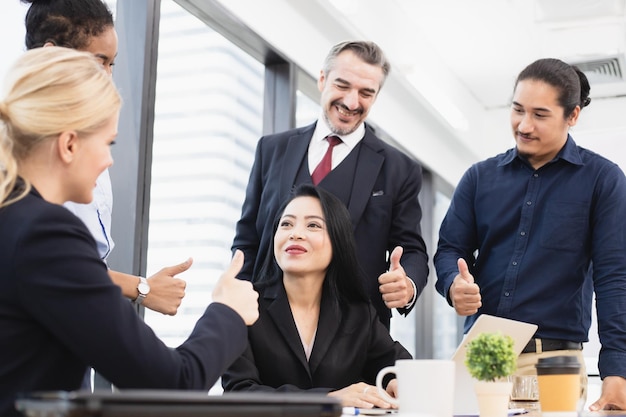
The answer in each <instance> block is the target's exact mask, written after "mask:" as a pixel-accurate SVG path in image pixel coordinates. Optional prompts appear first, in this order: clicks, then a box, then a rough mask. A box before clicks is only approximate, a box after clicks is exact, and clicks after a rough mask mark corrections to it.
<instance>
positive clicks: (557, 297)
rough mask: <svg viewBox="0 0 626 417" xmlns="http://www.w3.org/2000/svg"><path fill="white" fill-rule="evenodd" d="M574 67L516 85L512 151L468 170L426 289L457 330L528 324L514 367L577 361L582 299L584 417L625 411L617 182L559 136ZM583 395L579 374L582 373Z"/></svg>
mask: <svg viewBox="0 0 626 417" xmlns="http://www.w3.org/2000/svg"><path fill="white" fill-rule="evenodd" d="M589 90H590V88H589V82H588V81H587V78H586V77H585V75H584V74H583V73H582V72H580V71H579V70H578V69H576V68H575V67H571V66H570V65H568V64H566V63H564V62H562V61H559V60H556V59H541V60H538V61H536V62H534V63H532V64H531V65H529V66H528V67H526V69H524V70H523V71H522V72H521V73H520V75H519V76H518V78H517V81H516V84H515V89H514V97H513V103H512V106H511V126H512V130H513V134H514V137H515V142H516V147H515V148H514V149H510V150H508V151H507V152H505V153H503V154H500V155H498V156H495V157H493V158H490V159H487V160H485V161H482V162H479V163H477V164H475V165H474V166H472V167H471V168H470V169H469V170H468V171H467V172H466V173H465V174H464V176H463V178H462V179H461V181H460V183H459V185H458V187H457V189H456V191H455V194H454V197H453V199H452V202H451V204H450V208H449V210H448V213H447V215H446V217H445V219H444V221H443V223H442V225H441V230H440V236H439V244H438V248H437V253H436V255H435V258H434V262H435V268H436V270H437V276H438V280H437V283H436V288H437V291H439V293H441V294H442V295H443V296H444V297H446V299H447V300H448V302H449V303H450V304H451V305H452V306H453V307H454V308H455V310H456V311H457V313H458V314H460V315H463V316H467V318H466V320H465V330H467V329H468V328H469V327H470V326H471V325H472V324H473V323H474V321H475V320H476V318H477V317H478V315H480V314H482V313H486V314H491V315H496V316H500V317H506V318H511V319H515V320H520V321H525V322H529V323H535V324H537V325H538V326H539V327H538V330H537V332H536V334H535V338H533V340H531V342H530V343H529V344H528V345H527V346H526V348H525V349H524V351H523V352H522V354H521V355H520V358H519V361H518V373H534V365H535V363H536V362H537V360H538V358H540V357H547V356H556V355H563V354H568V355H576V356H578V357H579V359H580V361H581V363H582V359H583V357H582V342H585V341H587V340H588V331H589V326H590V323H591V306H592V295H593V290H594V291H595V293H596V304H597V313H598V324H599V325H598V328H599V332H600V341H601V343H602V350H601V353H600V358H599V370H600V376H601V378H602V379H603V386H602V395H601V397H600V399H598V400H597V401H596V402H595V403H594V404H592V405H591V406H590V409H591V410H599V409H603V408H606V409H608V408H619V409H626V379H625V378H626V222H625V221H624V217H625V216H626V178H625V177H624V173H623V172H622V171H621V170H620V168H619V167H618V166H617V165H615V164H614V163H612V162H611V161H609V160H607V159H605V158H603V157H601V156H599V155H597V154H595V153H593V152H591V151H589V150H586V149H583V148H581V147H578V146H577V145H576V143H575V142H574V140H573V139H572V137H571V136H570V135H569V133H568V131H569V128H570V127H572V126H574V125H575V124H576V122H577V120H578V116H579V115H580V111H581V109H582V108H583V107H585V106H586V105H588V104H589V102H590V99H589V97H588V96H589ZM581 380H582V382H583V384H582V386H583V390H582V393H581V396H582V397H585V396H586V381H587V379H586V371H585V369H584V366H583V369H582V371H581Z"/></svg>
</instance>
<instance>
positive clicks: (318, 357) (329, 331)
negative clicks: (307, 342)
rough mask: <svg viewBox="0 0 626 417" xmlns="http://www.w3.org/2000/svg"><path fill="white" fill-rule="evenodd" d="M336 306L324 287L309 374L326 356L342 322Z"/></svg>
mask: <svg viewBox="0 0 626 417" xmlns="http://www.w3.org/2000/svg"><path fill="white" fill-rule="evenodd" d="M337 307H338V306H335V305H333V302H332V300H331V297H330V296H329V295H328V291H327V290H326V287H324V293H323V295H322V304H321V306H320V318H319V321H318V323H317V332H316V333H315V343H313V350H312V351H311V357H310V359H309V367H310V368H311V374H315V370H316V369H317V367H318V366H319V364H320V363H321V362H322V360H323V359H324V356H326V352H328V349H329V348H330V347H331V345H332V344H333V342H334V340H335V335H336V334H337V331H338V330H339V326H340V324H341V320H342V314H341V310H340V309H338V308H337Z"/></svg>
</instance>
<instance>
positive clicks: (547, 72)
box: [513, 58, 591, 118]
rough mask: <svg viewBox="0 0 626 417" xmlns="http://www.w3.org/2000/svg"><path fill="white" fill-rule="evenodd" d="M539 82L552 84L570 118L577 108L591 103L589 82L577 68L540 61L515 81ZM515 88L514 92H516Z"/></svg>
mask: <svg viewBox="0 0 626 417" xmlns="http://www.w3.org/2000/svg"><path fill="white" fill-rule="evenodd" d="M527 79H530V80H537V81H543V82H545V83H547V84H550V85H551V86H553V87H554V88H556V89H557V91H558V92H559V97H558V101H559V105H560V106H561V107H563V110H564V111H563V114H564V116H565V118H568V117H569V116H570V115H571V114H572V112H573V111H574V109H575V108H576V106H579V107H580V109H581V110H582V109H583V107H586V106H588V105H589V103H590V102H591V99H590V98H589V92H590V90H591V87H590V86H589V80H587V76H586V75H585V74H584V73H583V72H582V71H581V70H579V69H578V68H577V67H575V66H572V65H570V64H568V63H565V62H563V61H561V60H559V59H555V58H544V59H539V60H537V61H535V62H533V63H532V64H530V65H528V66H527V67H526V68H524V69H523V70H522V72H520V74H519V75H518V76H517V80H516V81H515V88H517V84H518V83H519V82H520V81H523V80H527ZM515 88H514V89H513V90H515Z"/></svg>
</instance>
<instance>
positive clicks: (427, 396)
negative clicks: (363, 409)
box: [376, 359, 455, 417]
mask: <svg viewBox="0 0 626 417" xmlns="http://www.w3.org/2000/svg"><path fill="white" fill-rule="evenodd" d="M454 366H455V364H454V361H451V360H435V359H432V360H431V359H399V360H397V361H396V364H395V365H394V366H387V367H386V368H383V369H381V370H380V371H379V372H378V375H377V376H376V388H378V392H379V393H380V395H381V396H382V397H383V398H385V400H386V401H388V402H390V403H391V404H395V405H397V406H398V408H399V411H400V414H402V415H405V414H415V415H420V416H429V417H451V416H452V415H453V408H454V378H455V376H454V375H455V374H454ZM387 374H396V378H397V379H398V399H395V398H392V397H391V396H389V394H387V392H386V391H385V390H384V389H383V386H382V382H383V378H384V377H385V375H387Z"/></svg>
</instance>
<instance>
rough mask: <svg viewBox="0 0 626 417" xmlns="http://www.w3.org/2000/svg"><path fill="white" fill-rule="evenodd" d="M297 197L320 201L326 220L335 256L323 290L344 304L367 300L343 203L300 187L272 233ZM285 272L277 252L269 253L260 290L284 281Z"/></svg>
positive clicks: (261, 273)
mask: <svg viewBox="0 0 626 417" xmlns="http://www.w3.org/2000/svg"><path fill="white" fill-rule="evenodd" d="M298 197H313V198H316V199H317V200H319V202H320V205H321V206H322V212H323V213H324V218H325V220H326V228H327V231H328V237H329V239H330V243H331V247H332V250H333V255H332V258H331V260H330V264H329V265H328V270H327V271H326V279H325V280H324V287H325V289H326V290H328V291H329V294H330V295H331V296H332V297H333V298H334V301H335V302H336V303H338V304H339V305H341V303H342V302H343V301H366V302H367V301H368V300H369V298H368V297H367V295H366V293H365V290H364V289H363V283H362V277H363V276H364V275H363V273H362V272H361V268H360V266H359V262H358V260H357V256H356V243H355V241H354V232H353V231H352V220H351V219H350V213H349V212H348V209H347V208H346V207H345V206H344V205H343V203H342V202H341V200H339V199H338V198H337V197H335V196H334V195H333V194H331V193H329V192H328V191H326V190H324V189H322V188H318V187H314V186H313V185H310V184H302V185H300V186H298V187H297V188H296V189H295V190H294V191H293V192H292V194H291V195H290V196H289V198H288V199H287V201H285V202H284V203H283V204H282V205H281V207H280V209H279V210H278V212H277V214H276V218H275V219H274V227H273V229H272V230H273V231H274V233H276V230H277V229H278V223H279V221H280V218H281V217H282V215H283V213H284V211H285V208H286V207H287V205H288V204H289V203H290V202H291V201H293V200H294V199H296V198H298ZM282 277H283V272H282V271H281V269H280V267H279V266H278V264H277V263H276V258H275V256H274V251H273V250H270V251H268V253H267V257H266V258H265V259H264V260H263V264H262V266H261V269H260V271H259V277H258V279H257V280H256V281H257V282H258V287H260V288H262V287H264V286H267V285H271V284H273V283H275V282H276V281H277V280H280V279H282Z"/></svg>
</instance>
